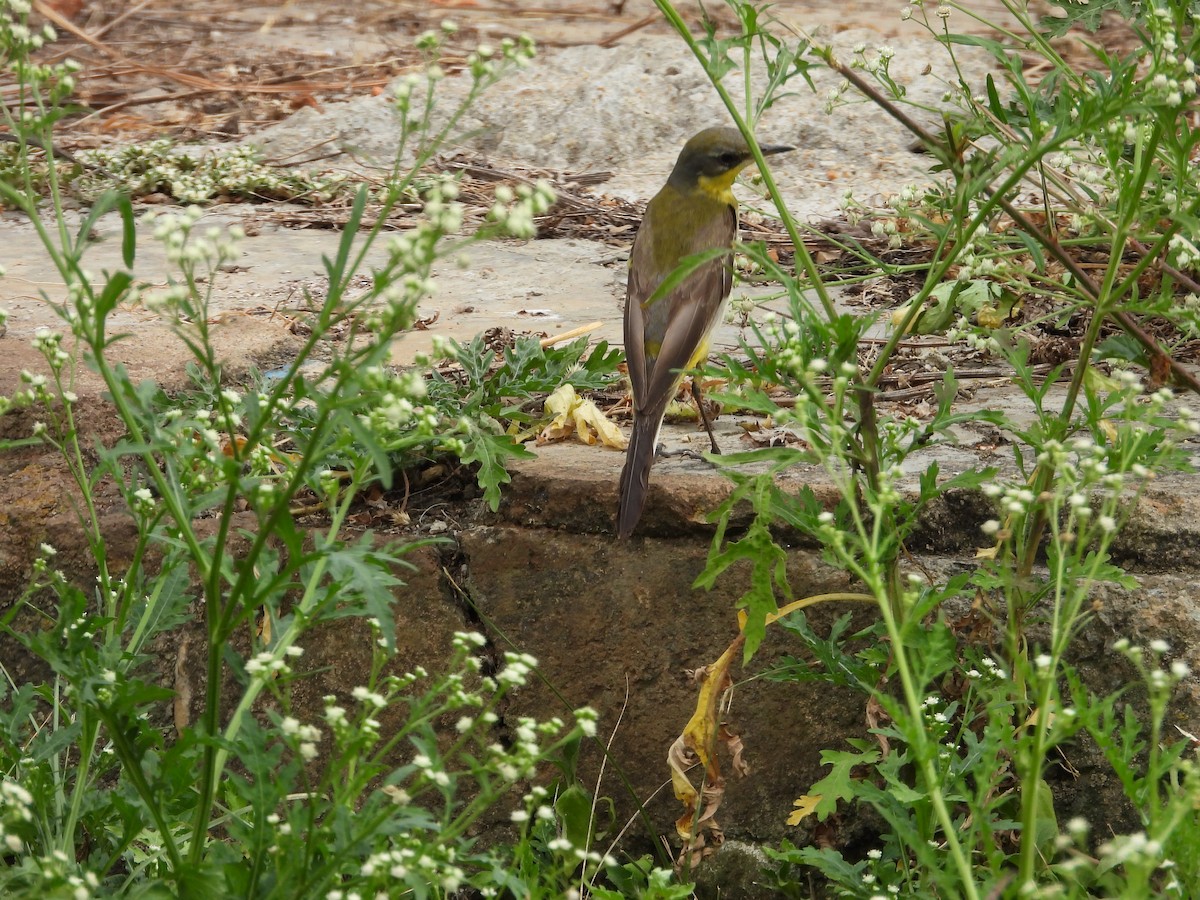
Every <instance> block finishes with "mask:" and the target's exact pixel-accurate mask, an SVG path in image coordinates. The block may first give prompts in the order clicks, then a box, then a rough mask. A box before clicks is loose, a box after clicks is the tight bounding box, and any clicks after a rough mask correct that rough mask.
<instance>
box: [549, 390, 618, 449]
mask: <svg viewBox="0 0 1200 900" xmlns="http://www.w3.org/2000/svg"><path fill="white" fill-rule="evenodd" d="M546 412H547V413H548V414H550V415H552V416H554V418H553V419H552V420H551V421H550V424H549V425H547V426H546V427H545V428H543V429H542V433H541V434H540V435H538V443H539V444H548V443H551V442H553V441H561V440H564V439H566V438H568V437H570V436H571V435H572V434H573V435H575V436H576V437H577V438H578V439H579V440H581V441H582V442H583V443H585V444H596V443H601V444H604V446H606V447H614V448H616V449H617V450H624V449H625V447H626V446H627V445H628V441H627V440H626V438H625V435H624V434H623V433H622V432H621V429H620V428H618V427H617V426H616V425H614V424H613V423H612V422H611V421H609V419H608V417H607V416H605V415H604V413H602V412H601V411H600V408H599V407H598V406H596V404H595V403H593V402H592V401H591V400H585V399H583V398H582V397H580V396H579V395H578V394H576V393H575V388H573V387H571V385H569V384H563V385H560V386H559V387H558V389H557V390H555V391H554V393H553V394H551V395H550V396H549V397H547V398H546Z"/></svg>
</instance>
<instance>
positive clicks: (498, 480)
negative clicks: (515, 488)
mask: <svg viewBox="0 0 1200 900" xmlns="http://www.w3.org/2000/svg"><path fill="white" fill-rule="evenodd" d="M533 457H534V454H533V453H531V452H530V451H529V450H528V449H526V447H525V446H524V445H523V444H519V443H517V442H516V441H515V440H513V439H512V437H511V436H509V435H507V434H496V433H494V432H492V431H489V430H488V429H486V428H481V427H480V423H479V422H478V421H475V420H473V419H472V420H467V439H466V450H465V452H464V453H463V454H462V456H461V457H460V458H461V459H462V461H463V462H464V463H468V464H470V463H477V464H478V465H479V474H478V475H477V476H476V479H477V480H478V482H479V486H480V487H481V488H483V499H484V500H486V501H487V504H488V507H489V508H490V509H491V510H492V512H495V511H496V510H498V509H499V508H500V487H501V485H505V484H508V483H509V482H510V481H512V476H511V475H509V474H508V469H507V467H506V465H505V463H506V462H507V461H508V460H510V459H532V458H533Z"/></svg>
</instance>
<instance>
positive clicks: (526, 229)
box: [488, 178, 555, 239]
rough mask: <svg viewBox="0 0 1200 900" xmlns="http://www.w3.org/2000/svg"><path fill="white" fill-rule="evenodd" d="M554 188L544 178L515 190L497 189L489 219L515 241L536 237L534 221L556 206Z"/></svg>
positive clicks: (504, 187) (505, 186) (519, 186)
mask: <svg viewBox="0 0 1200 900" xmlns="http://www.w3.org/2000/svg"><path fill="white" fill-rule="evenodd" d="M554 200H555V196H554V188H553V187H551V185H550V183H549V182H548V181H546V180H545V179H542V178H539V179H538V180H537V181H536V182H535V183H534V184H532V185H529V184H518V185H517V187H516V190H515V191H514V190H513V189H512V188H510V187H509V186H508V185H506V184H501V185H499V186H498V187H497V188H496V202H495V203H493V204H492V208H491V210H489V211H488V219H489V220H490V221H492V222H495V223H496V224H497V225H499V226H500V228H501V230H502V231H503V232H504V233H505V234H508V235H510V236H512V237H515V238H525V239H531V238H533V237H536V236H537V225H536V224H535V222H534V220H535V218H536V217H537V216H540V215H541V214H542V213H544V212H546V210H548V209H549V208H550V207H551V206H553V205H554Z"/></svg>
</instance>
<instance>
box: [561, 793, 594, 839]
mask: <svg viewBox="0 0 1200 900" xmlns="http://www.w3.org/2000/svg"><path fill="white" fill-rule="evenodd" d="M554 811H555V812H556V813H558V820H559V822H560V823H561V825H562V834H563V837H565V838H566V839H567V840H568V841H570V842H571V846H573V847H575V848H576V849H578V850H587V849H588V848H589V847H590V846H591V845H592V833H591V826H592V798H591V797H589V796H588V793H587V791H585V790H584V789H583V788H581V787H580V786H579V785H577V784H573V785H571V786H570V787H569V788H567V789H566V790H564V791H562V792H561V793H560V794H559V795H558V798H557V799H556V800H555V801H554Z"/></svg>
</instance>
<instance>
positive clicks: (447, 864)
mask: <svg viewBox="0 0 1200 900" xmlns="http://www.w3.org/2000/svg"><path fill="white" fill-rule="evenodd" d="M390 844H391V846H390V847H388V849H386V850H382V851H379V852H376V853H372V854H371V855H370V856H368V857H367V859H366V860H365V861H364V862H363V866H362V874H363V875H364V876H365V877H366V878H368V879H372V880H373V881H377V882H378V886H379V887H380V888H382V889H385V891H387V892H386V893H384V894H383V896H393V894H391V893H390V892H391V891H392V890H394V889H396V888H397V887H398V885H397V882H399V883H401V884H419V885H421V886H423V887H424V886H426V885H436V886H437V887H438V888H440V889H441V890H442V891H445V892H446V893H453V892H454V891H457V890H458V889H459V888H460V887H461V886H462V884H463V882H464V881H465V880H466V877H467V873H466V872H465V871H463V869H462V868H461V867H460V866H459V865H458V864H457V857H458V851H457V850H456V849H455V846H454V844H453V843H452V842H447V843H423V842H421V840H420V837H419V836H418V835H412V836H411V837H408V836H401V835H396V836H394V837H392V838H391V839H390ZM326 897H327V900H339V898H342V897H345V900H349V895H343V894H342V892H341V891H331V892H330V893H329V894H327V895H326Z"/></svg>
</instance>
